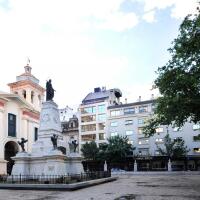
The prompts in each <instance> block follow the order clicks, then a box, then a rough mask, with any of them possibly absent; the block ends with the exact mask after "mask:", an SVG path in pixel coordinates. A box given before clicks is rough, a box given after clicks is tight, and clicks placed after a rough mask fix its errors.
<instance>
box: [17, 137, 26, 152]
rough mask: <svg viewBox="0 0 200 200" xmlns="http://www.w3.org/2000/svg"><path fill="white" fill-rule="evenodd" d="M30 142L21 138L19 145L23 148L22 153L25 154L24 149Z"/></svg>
mask: <svg viewBox="0 0 200 200" xmlns="http://www.w3.org/2000/svg"><path fill="white" fill-rule="evenodd" d="M26 142H28V140H25V139H24V138H21V142H20V141H18V144H19V145H20V146H21V148H22V152H25V148H24V144H25V143H26Z"/></svg>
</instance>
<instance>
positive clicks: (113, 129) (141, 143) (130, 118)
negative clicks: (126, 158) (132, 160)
mask: <svg viewBox="0 0 200 200" xmlns="http://www.w3.org/2000/svg"><path fill="white" fill-rule="evenodd" d="M154 107H155V100H154V99H151V100H146V101H141V99H139V101H137V102H134V103H127V104H119V105H111V106H108V118H107V121H106V128H107V129H106V133H107V136H108V137H109V136H116V135H121V136H127V137H128V138H129V142H130V143H131V144H133V146H134V147H136V149H135V150H134V154H135V155H136V156H137V159H138V160H140V164H141V165H143V166H144V167H146V165H149V161H151V160H154V161H156V160H160V159H161V157H160V155H159V152H158V150H157V145H159V146H161V147H162V146H163V143H164V137H165V135H166V134H167V132H168V133H169V135H170V137H171V138H172V139H174V140H176V139H178V138H182V139H183V140H184V141H185V144H186V145H187V147H188V149H189V152H188V156H187V160H186V162H187V163H188V168H189V169H191V170H193V169H198V168H200V132H199V129H200V125H198V124H192V123H189V122H188V123H186V124H185V125H184V126H183V127H182V128H178V127H166V126H161V127H159V128H158V129H157V130H156V133H155V135H154V136H152V137H150V138H147V137H145V135H144V134H143V132H142V127H143V126H144V124H145V122H146V120H147V119H148V118H150V117H151V116H152V115H153V114H154V112H153V111H154ZM141 160H143V162H141ZM184 162H185V161H184ZM176 164H177V165H181V162H180V163H176ZM154 165H155V166H157V167H160V168H161V165H163V164H162V163H161V162H154Z"/></svg>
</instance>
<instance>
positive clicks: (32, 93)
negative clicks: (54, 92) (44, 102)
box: [31, 91, 34, 103]
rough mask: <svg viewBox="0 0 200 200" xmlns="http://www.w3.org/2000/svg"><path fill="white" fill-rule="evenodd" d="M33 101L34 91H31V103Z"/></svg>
mask: <svg viewBox="0 0 200 200" xmlns="http://www.w3.org/2000/svg"><path fill="white" fill-rule="evenodd" d="M33 102H34V92H33V91H31V103H33Z"/></svg>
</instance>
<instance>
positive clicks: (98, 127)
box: [79, 87, 122, 145]
mask: <svg viewBox="0 0 200 200" xmlns="http://www.w3.org/2000/svg"><path fill="white" fill-rule="evenodd" d="M121 96H122V93H121V91H120V90H119V89H109V90H106V88H105V87H103V88H94V92H91V93H89V94H88V95H87V96H86V97H85V98H84V99H83V101H82V104H81V105H80V106H79V112H80V114H79V144H80V145H81V144H84V143H85V142H90V141H95V142H96V143H97V145H98V144H100V143H103V142H106V137H107V136H106V131H105V128H106V121H107V117H108V116H107V107H108V106H112V105H118V104H119V103H120V102H119V99H120V97H121Z"/></svg>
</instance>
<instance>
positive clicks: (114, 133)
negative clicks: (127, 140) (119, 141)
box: [110, 132, 118, 137]
mask: <svg viewBox="0 0 200 200" xmlns="http://www.w3.org/2000/svg"><path fill="white" fill-rule="evenodd" d="M117 135H118V133H117V132H112V133H110V136H111V137H114V136H117Z"/></svg>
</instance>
